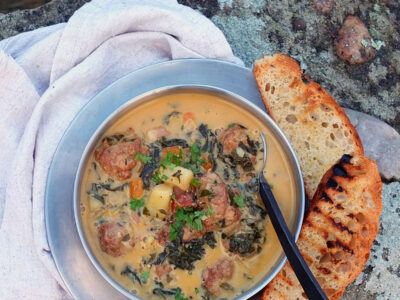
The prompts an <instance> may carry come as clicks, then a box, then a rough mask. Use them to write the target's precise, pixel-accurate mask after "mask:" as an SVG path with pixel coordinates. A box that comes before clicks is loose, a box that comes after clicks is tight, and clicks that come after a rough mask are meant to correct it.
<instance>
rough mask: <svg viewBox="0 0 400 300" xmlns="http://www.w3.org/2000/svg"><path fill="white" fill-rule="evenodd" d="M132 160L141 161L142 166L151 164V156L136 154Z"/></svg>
mask: <svg viewBox="0 0 400 300" xmlns="http://www.w3.org/2000/svg"><path fill="white" fill-rule="evenodd" d="M134 158H135V159H138V160H141V161H142V162H143V163H144V164H147V163H149V162H151V160H152V158H151V156H146V155H144V154H142V153H136V155H135V156H134Z"/></svg>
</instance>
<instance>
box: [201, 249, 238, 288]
mask: <svg viewBox="0 0 400 300" xmlns="http://www.w3.org/2000/svg"><path fill="white" fill-rule="evenodd" d="M234 269H235V265H234V263H233V261H232V260H230V259H229V258H227V257H224V258H221V259H219V260H218V261H217V262H216V263H215V264H213V265H212V266H210V267H207V268H205V269H204V270H203V271H202V273H201V277H202V280H203V285H204V287H206V288H207V290H208V291H209V292H210V293H211V294H213V295H214V296H218V295H219V294H220V293H221V289H220V287H219V286H220V284H221V283H223V282H225V281H228V280H230V279H232V276H233V272H234Z"/></svg>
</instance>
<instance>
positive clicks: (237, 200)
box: [233, 195, 246, 207]
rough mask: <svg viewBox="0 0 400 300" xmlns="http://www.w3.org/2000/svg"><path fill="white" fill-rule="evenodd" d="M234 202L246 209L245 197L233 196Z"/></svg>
mask: <svg viewBox="0 0 400 300" xmlns="http://www.w3.org/2000/svg"><path fill="white" fill-rule="evenodd" d="M233 202H235V203H236V205H237V206H239V207H245V206H246V203H245V200H244V197H243V196H238V195H235V196H233Z"/></svg>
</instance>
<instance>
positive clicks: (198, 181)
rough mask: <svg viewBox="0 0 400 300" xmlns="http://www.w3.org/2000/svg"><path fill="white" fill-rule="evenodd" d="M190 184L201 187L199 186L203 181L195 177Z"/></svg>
mask: <svg viewBox="0 0 400 300" xmlns="http://www.w3.org/2000/svg"><path fill="white" fill-rule="evenodd" d="M190 184H191V185H193V186H194V187H199V186H200V185H201V182H200V180H198V179H196V178H193V179H192V180H191V181H190Z"/></svg>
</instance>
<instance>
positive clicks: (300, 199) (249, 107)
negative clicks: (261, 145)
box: [73, 85, 305, 300]
mask: <svg viewBox="0 0 400 300" xmlns="http://www.w3.org/2000/svg"><path fill="white" fill-rule="evenodd" d="M181 92H189V93H203V94H209V95H210V94H211V95H215V96H217V97H219V98H222V99H225V100H229V101H230V102H232V103H234V104H236V105H237V106H239V107H242V108H243V109H244V110H246V111H248V112H250V113H251V114H253V115H254V116H255V117H257V118H258V119H259V120H260V121H262V122H263V123H264V124H265V125H266V126H267V127H268V128H269V129H270V131H271V133H272V134H273V135H274V136H275V137H276V139H277V141H278V142H279V143H280V146H281V147H282V150H283V151H284V153H285V155H286V157H287V159H288V160H289V165H290V167H291V171H292V172H293V176H294V181H295V189H296V191H295V194H296V206H297V207H296V212H297V214H296V216H295V220H294V223H293V226H292V228H290V230H291V232H292V234H293V235H294V236H295V239H296V240H297V238H298V236H299V234H300V229H301V224H302V222H303V216H304V206H305V194H304V188H303V186H304V185H303V178H302V176H301V170H300V166H299V163H298V161H297V158H296V155H295V153H294V151H293V149H292V147H291V146H290V144H289V141H288V140H287V138H286V137H285V135H284V134H283V132H282V130H281V129H280V128H279V127H278V125H277V124H276V123H275V122H274V121H273V120H272V119H271V118H270V117H269V116H268V115H267V114H266V113H265V112H264V111H262V110H261V109H260V108H258V107H257V106H256V105H254V104H253V103H251V102H250V101H248V100H246V99H245V98H243V97H241V96H239V95H236V94H234V93H232V92H229V91H227V90H223V89H219V88H215V87H211V86H203V85H180V86H167V87H163V88H159V89H156V90H152V91H149V92H147V93H144V94H142V95H140V96H138V97H136V98H134V99H132V100H131V101H128V102H127V103H125V104H124V105H122V106H121V107H120V108H118V109H117V110H116V111H115V112H114V113H112V114H111V115H110V116H109V117H108V118H107V119H106V120H105V121H104V122H103V123H102V124H101V125H100V127H99V128H98V129H97V130H96V132H95V133H94V134H93V136H92V137H91V138H90V140H89V142H88V144H87V146H86V148H85V150H84V152H83V155H82V158H81V160H80V162H79V166H78V171H77V174H76V177H75V183H74V193H73V197H74V199H73V201H74V217H75V223H76V227H77V230H78V233H79V237H80V239H81V242H82V245H83V247H84V249H85V251H86V253H87V255H88V257H89V259H90V260H91V262H92V263H93V265H94V266H95V267H96V269H97V270H98V271H99V273H100V274H101V275H102V276H103V277H104V278H105V279H106V280H107V281H108V282H109V283H110V284H111V285H112V286H113V287H114V288H115V289H117V290H118V291H119V292H120V293H122V294H123V295H125V296H127V297H128V298H131V299H138V300H139V299H141V298H139V297H137V296H135V295H133V294H131V293H129V292H128V291H127V290H126V289H125V288H124V287H122V286H121V285H120V284H119V283H117V282H116V281H115V280H114V279H113V278H111V276H110V275H108V273H107V272H106V271H105V270H104V269H103V268H102V266H101V264H100V263H99V261H98V260H97V258H96V257H95V256H94V254H93V252H92V250H91V249H90V246H89V244H88V242H87V240H86V237H85V234H84V231H83V227H82V220H81V213H80V190H81V183H82V178H83V175H84V170H85V167H86V164H87V162H88V160H89V157H90V155H91V153H92V152H93V151H94V149H95V147H96V145H97V144H98V141H99V140H100V138H101V137H102V136H103V134H104V133H105V132H106V131H107V129H108V128H109V127H110V126H111V125H112V124H113V123H114V122H115V121H116V120H118V119H119V118H121V117H122V116H123V115H125V114H126V113H127V112H129V111H131V110H132V109H135V108H136V107H138V106H139V105H141V104H143V103H146V102H149V101H152V100H155V99H157V98H159V97H162V96H166V95H170V94H176V93H181ZM285 261H286V257H285V255H284V254H282V255H281V257H280V258H279V259H278V261H277V262H276V264H275V265H274V266H273V267H272V268H271V270H270V271H269V272H268V273H267V274H266V275H265V276H264V277H263V278H262V279H261V280H260V281H259V282H258V283H257V284H255V285H254V286H253V287H251V288H250V289H249V290H248V291H247V292H245V293H244V294H242V295H240V296H239V297H238V298H237V299H247V298H249V297H251V296H253V295H254V294H256V293H257V292H258V291H260V290H261V289H262V288H263V287H264V286H265V285H266V284H268V282H270V281H271V280H272V278H274V276H275V275H276V274H277V273H278V272H279V271H280V269H281V268H282V267H283V264H284V263H285Z"/></svg>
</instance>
